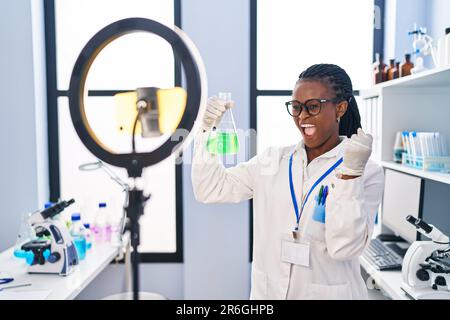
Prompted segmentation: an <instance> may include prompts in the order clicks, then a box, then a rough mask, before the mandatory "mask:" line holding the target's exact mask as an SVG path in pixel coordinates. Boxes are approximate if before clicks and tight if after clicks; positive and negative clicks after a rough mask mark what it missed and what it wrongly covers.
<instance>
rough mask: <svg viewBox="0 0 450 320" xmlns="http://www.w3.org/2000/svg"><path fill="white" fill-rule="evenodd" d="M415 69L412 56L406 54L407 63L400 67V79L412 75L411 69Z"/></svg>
mask: <svg viewBox="0 0 450 320" xmlns="http://www.w3.org/2000/svg"><path fill="white" fill-rule="evenodd" d="M412 68H414V63H412V62H411V55H410V54H409V53H407V54H405V62H403V63H402V65H401V67H400V77H406V76H409V75H410V74H411V69H412Z"/></svg>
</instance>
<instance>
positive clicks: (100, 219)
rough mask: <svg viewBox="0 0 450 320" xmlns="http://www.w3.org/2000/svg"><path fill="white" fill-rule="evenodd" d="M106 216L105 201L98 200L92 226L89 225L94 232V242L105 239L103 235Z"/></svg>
mask: <svg viewBox="0 0 450 320" xmlns="http://www.w3.org/2000/svg"><path fill="white" fill-rule="evenodd" d="M106 218H107V209H106V203H104V202H100V203H99V204H98V210H97V213H96V214H95V218H94V223H93V226H91V230H92V232H93V233H94V240H95V242H101V241H103V240H105V239H106V236H105V226H106Z"/></svg>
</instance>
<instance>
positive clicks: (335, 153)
mask: <svg viewBox="0 0 450 320" xmlns="http://www.w3.org/2000/svg"><path fill="white" fill-rule="evenodd" d="M347 139H348V138H347V137H346V136H339V140H340V141H341V143H339V144H338V145H337V146H336V147H334V148H333V149H331V150H330V151H328V152H326V153H324V154H323V155H321V156H319V157H318V158H317V159H330V158H337V157H339V156H342V155H343V148H342V146H343V145H344V141H345V140H347ZM297 152H300V155H301V156H302V158H303V159H306V158H307V155H306V147H305V142H304V141H303V139H302V140H300V142H299V143H298V144H297V145H296V146H295V147H294V148H293V150H292V151H291V152H290V153H289V155H287V157H290V156H291V154H292V153H297Z"/></svg>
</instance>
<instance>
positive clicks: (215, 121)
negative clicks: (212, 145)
mask: <svg viewBox="0 0 450 320" xmlns="http://www.w3.org/2000/svg"><path fill="white" fill-rule="evenodd" d="M233 106H234V101H225V100H221V99H219V98H218V97H211V98H209V99H208V103H207V105H206V112H205V116H204V117H203V121H202V128H203V130H204V131H209V130H211V128H212V127H213V126H218V125H219V123H220V120H221V119H222V116H223V114H224V113H225V111H227V110H228V109H229V108H232V107H233Z"/></svg>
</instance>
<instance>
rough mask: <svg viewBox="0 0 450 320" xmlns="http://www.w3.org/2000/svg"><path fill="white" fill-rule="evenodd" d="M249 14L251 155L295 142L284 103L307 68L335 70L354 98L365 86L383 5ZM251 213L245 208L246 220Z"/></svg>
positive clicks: (285, 5) (319, 4) (356, 3)
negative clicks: (348, 84)
mask: <svg viewBox="0 0 450 320" xmlns="http://www.w3.org/2000/svg"><path fill="white" fill-rule="evenodd" d="M250 12H251V54H250V56H251V67H250V68H251V71H250V77H251V85H250V87H251V111H250V127H251V128H252V129H255V130H257V138H256V139H257V141H256V143H253V145H256V150H254V152H255V153H257V152H262V151H264V149H266V148H267V147H269V146H287V145H293V144H296V143H297V142H298V141H299V138H300V137H301V134H300V133H299V132H298V130H297V128H296V127H295V125H294V123H293V121H292V119H291V117H289V115H288V114H287V112H286V108H285V106H284V102H285V101H289V100H290V99H291V95H292V89H293V87H294V85H295V82H296V81H297V79H298V76H299V74H300V72H301V71H303V70H305V69H306V68H307V67H309V66H310V65H313V64H316V63H333V64H337V65H340V66H341V67H342V68H344V69H345V70H346V71H347V73H348V74H349V76H350V77H351V79H352V82H353V88H354V90H355V95H357V90H359V89H361V88H367V87H369V86H370V85H371V75H372V74H371V70H372V61H374V60H373V57H374V52H383V30H382V28H383V17H382V15H383V14H384V0H375V1H374V0H363V1H361V0H345V1H336V0H317V1H307V0H278V1H275V0H266V1H257V0H251V9H250ZM357 101H358V102H359V98H358V97H357ZM364 116H365V115H363V114H362V117H364ZM252 210H253V206H252V205H250V216H252ZM251 219H252V217H251ZM250 226H252V224H251V223H250ZM251 233H252V232H251ZM250 239H252V235H251V238H250ZM251 245H252V244H251ZM250 252H251V250H250Z"/></svg>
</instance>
